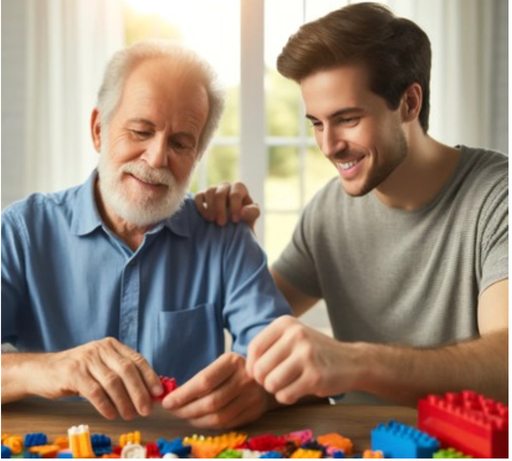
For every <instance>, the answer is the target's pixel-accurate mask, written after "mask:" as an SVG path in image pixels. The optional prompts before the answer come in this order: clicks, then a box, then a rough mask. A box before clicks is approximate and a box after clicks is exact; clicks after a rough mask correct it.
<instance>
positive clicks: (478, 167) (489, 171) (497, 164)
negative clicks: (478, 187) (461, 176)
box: [461, 146, 508, 185]
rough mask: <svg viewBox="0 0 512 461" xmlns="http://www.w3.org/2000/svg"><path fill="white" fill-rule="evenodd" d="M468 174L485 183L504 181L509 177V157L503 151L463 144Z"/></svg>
mask: <svg viewBox="0 0 512 461" xmlns="http://www.w3.org/2000/svg"><path fill="white" fill-rule="evenodd" d="M461 152H462V160H461V161H462V162H463V169H464V171H465V173H466V175H467V176H471V177H472V178H473V179H475V180H478V181H479V182H480V183H484V184H490V185H491V184H495V183H503V181H504V180H506V179H507V177H508V157H507V156H506V155H505V154H502V153H501V152H497V151H493V150H489V149H480V148H472V147H466V146H461Z"/></svg>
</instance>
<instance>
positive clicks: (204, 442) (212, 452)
mask: <svg viewBox="0 0 512 461" xmlns="http://www.w3.org/2000/svg"><path fill="white" fill-rule="evenodd" d="M246 439H247V434H241V433H238V432H229V433H227V434H222V435H217V436H214V437H212V436H210V437H204V436H202V435H196V434H194V435H193V436H192V437H185V438H184V439H183V444H184V445H190V446H191V447H192V455H193V456H194V457H196V458H215V457H216V456H217V455H218V454H220V453H221V452H222V451H224V450H225V449H226V448H237V447H239V446H240V445H242V444H243V443H244V442H245V441H246Z"/></svg>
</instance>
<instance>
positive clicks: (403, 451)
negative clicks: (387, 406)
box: [371, 420, 439, 458]
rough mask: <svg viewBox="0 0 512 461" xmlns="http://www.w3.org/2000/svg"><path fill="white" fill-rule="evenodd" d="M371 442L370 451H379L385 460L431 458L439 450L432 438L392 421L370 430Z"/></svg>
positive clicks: (437, 443) (437, 444)
mask: <svg viewBox="0 0 512 461" xmlns="http://www.w3.org/2000/svg"><path fill="white" fill-rule="evenodd" d="M371 440H372V444H371V445H372V450H374V451H375V450H381V451H382V452H383V453H384V456H385V457H386V458H432V455H433V454H434V453H435V452H436V451H437V450H439V442H438V440H437V439H435V438H434V437H431V436H430V435H428V434H426V433H425V432H421V431H419V430H418V429H416V428H414V427H411V426H407V425H406V424H403V423H400V422H398V421H393V420H391V421H388V422H387V423H381V424H379V425H378V426H377V427H375V428H374V429H372V432H371Z"/></svg>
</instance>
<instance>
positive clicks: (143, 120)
mask: <svg viewBox="0 0 512 461" xmlns="http://www.w3.org/2000/svg"><path fill="white" fill-rule="evenodd" d="M128 123H142V124H144V125H150V126H156V125H155V124H154V123H153V122H152V121H151V120H148V119H146V118H130V119H129V120H128Z"/></svg>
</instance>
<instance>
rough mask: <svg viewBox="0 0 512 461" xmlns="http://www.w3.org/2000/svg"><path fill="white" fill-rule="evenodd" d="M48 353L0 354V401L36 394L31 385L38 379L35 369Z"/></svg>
mask: <svg viewBox="0 0 512 461" xmlns="http://www.w3.org/2000/svg"><path fill="white" fill-rule="evenodd" d="M48 355H49V354H31V353H18V352H13V353H3V354H2V403H7V402H12V401H15V400H20V399H23V398H25V397H29V396H31V395H37V392H36V390H35V388H34V386H33V384H34V383H36V382H37V381H38V375H37V370H38V369H39V368H40V364H41V362H42V361H43V360H44V359H45V358H47V356H48Z"/></svg>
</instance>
